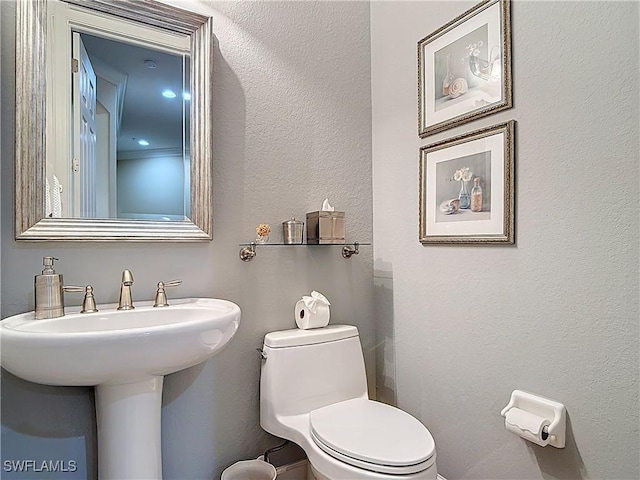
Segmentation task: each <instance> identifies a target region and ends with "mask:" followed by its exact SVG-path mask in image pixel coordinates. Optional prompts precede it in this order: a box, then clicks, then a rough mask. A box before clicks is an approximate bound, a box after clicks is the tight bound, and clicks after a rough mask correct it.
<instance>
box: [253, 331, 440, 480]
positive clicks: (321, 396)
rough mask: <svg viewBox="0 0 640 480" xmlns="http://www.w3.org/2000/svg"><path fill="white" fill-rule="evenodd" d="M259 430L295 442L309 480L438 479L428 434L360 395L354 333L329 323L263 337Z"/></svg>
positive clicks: (360, 364)
mask: <svg viewBox="0 0 640 480" xmlns="http://www.w3.org/2000/svg"><path fill="white" fill-rule="evenodd" d="M262 351H263V362H262V368H261V375H260V425H261V426H262V428H263V429H264V430H266V431H267V432H269V433H271V434H272V435H276V436H278V437H281V438H284V439H287V440H291V441H293V442H295V443H297V444H298V445H299V446H300V447H301V448H302V449H303V450H304V451H305V453H306V454H307V457H308V458H309V464H310V470H311V474H312V475H313V478H315V479H316V480H360V479H362V480H369V479H371V480H400V479H402V480H418V479H420V480H427V479H436V478H437V468H436V450H435V443H434V441H433V437H432V436H431V434H430V432H429V430H427V428H426V427H425V426H424V425H423V424H422V423H421V422H420V421H419V420H417V419H416V418H415V417H413V416H411V415H410V414H408V413H406V412H404V411H402V410H400V409H398V408H395V407H392V406H390V405H387V404H383V403H380V402H376V401H373V400H370V399H369V397H368V394H367V384H366V374H365V368H364V358H363V355H362V347H361V344H360V337H359V336H358V330H357V328H356V327H354V326H351V325H329V326H327V327H324V328H317V329H312V330H299V329H294V330H284V331H279V332H271V333H268V334H267V335H265V338H264V345H263V350H262Z"/></svg>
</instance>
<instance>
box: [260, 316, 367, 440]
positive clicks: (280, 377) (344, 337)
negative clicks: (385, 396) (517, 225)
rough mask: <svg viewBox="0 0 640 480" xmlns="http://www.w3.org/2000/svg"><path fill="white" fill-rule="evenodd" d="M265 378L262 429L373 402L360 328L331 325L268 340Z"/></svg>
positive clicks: (288, 332) (283, 333)
mask: <svg viewBox="0 0 640 480" xmlns="http://www.w3.org/2000/svg"><path fill="white" fill-rule="evenodd" d="M263 352H264V354H265V356H266V358H265V359H264V360H263V361H262V368H261V375H260V424H261V425H262V427H263V428H264V429H265V430H267V431H268V432H271V433H276V432H274V430H273V429H272V428H270V427H272V426H273V425H271V424H272V423H273V424H274V425H275V424H278V423H279V422H278V421H277V420H276V416H292V415H299V414H303V413H308V412H310V411H311V410H315V409H316V408H320V407H324V406H326V405H331V404H334V403H337V402H341V401H343V400H348V399H351V398H368V395H367V379H366V373H365V368H364V357H363V355H362V346H361V345H360V337H359V336H358V329H357V328H356V327H354V326H351V325H329V326H327V327H324V328H316V329H311V330H300V329H294V330H283V331H280V332H272V333H268V334H267V335H265V338H264V345H263Z"/></svg>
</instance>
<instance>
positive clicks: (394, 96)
mask: <svg viewBox="0 0 640 480" xmlns="http://www.w3.org/2000/svg"><path fill="white" fill-rule="evenodd" d="M475 3H476V2H473V1H471V2H431V1H422V2H377V1H376V2H372V3H371V39H372V45H371V58H372V98H373V100H372V110H373V178H374V238H375V249H374V258H375V261H374V268H375V277H376V278H375V283H376V297H378V295H379V293H380V292H383V293H384V299H386V300H385V302H384V303H383V304H382V305H378V307H377V308H378V309H382V310H381V311H384V312H388V313H387V316H386V318H378V319H377V325H380V324H386V325H387V327H386V329H387V330H386V332H387V334H393V335H395V347H396V352H395V355H396V358H395V369H396V377H395V379H394V378H391V379H390V380H388V384H391V385H393V382H394V381H395V382H396V383H397V391H396V393H397V397H398V404H399V405H400V406H401V407H403V408H405V409H407V410H408V411H409V412H411V413H413V414H414V415H416V416H417V417H418V418H420V419H421V420H422V421H424V422H425V423H426V425H428V427H429V428H430V430H431V432H432V433H433V435H434V437H435V440H436V445H437V449H438V465H439V471H440V473H442V474H443V475H444V476H445V477H447V478H450V479H458V478H468V479H488V478H491V479H525V478H526V479H543V478H545V479H552V478H557V479H578V478H592V479H637V478H639V477H640V471H639V466H638V451H639V445H638V412H639V407H638V340H639V338H638V337H639V335H638V334H639V332H638V321H639V310H638V272H639V266H638V250H639V248H638V247H639V245H638V218H639V208H638V207H639V206H638V199H639V194H638V184H639V182H638V178H639V176H638V174H639V171H638V164H639V154H638V131H639V121H638V111H639V105H638V85H639V81H640V79H639V75H638V53H639V52H638V43H639V42H638V19H639V13H638V5H639V4H638V2H537V1H536V2H525V1H519V0H516V1H515V2H514V3H513V5H512V20H513V22H512V24H513V78H514V84H513V85H514V100H515V108H513V109H511V110H508V111H505V112H501V113H499V114H496V115H493V116H491V117H489V118H485V119H482V120H479V121H475V122H472V123H471V124H467V125H465V126H463V127H458V128H455V129H453V130H450V131H447V132H444V133H442V134H439V135H435V136H432V137H428V138H427V139H424V140H420V139H419V138H418V137H417V80H416V71H417V67H416V43H417V41H418V40H420V39H421V38H423V37H424V36H426V35H427V34H429V33H431V32H432V31H434V30H436V29H437V28H439V27H440V26H442V25H444V24H445V23H447V22H448V21H450V20H451V19H453V18H455V17H456V16H458V15H459V14H461V13H463V12H464V11H465V10H466V9H468V8H471V7H472V6H474V5H475ZM512 118H513V119H515V120H517V126H516V133H517V135H516V240H517V245H516V246H514V247H492V248H489V247H482V246H422V245H421V244H420V243H419V242H418V158H419V157H418V149H419V147H420V146H422V145H426V144H429V143H431V142H433V141H437V140H441V139H444V138H448V137H450V136H454V135H457V134H461V133H463V132H468V131H471V130H474V129H477V128H480V127H482V126H487V125H492V124H496V123H500V122H503V121H506V120H508V119H512ZM378 302H380V299H378ZM389 325H392V326H389ZM386 361H387V364H388V366H389V368H388V370H387V372H390V373H393V361H394V359H393V356H392V355H390V356H389V357H388V358H387V359H386ZM516 388H519V389H524V390H528V391H531V392H534V393H538V394H541V395H545V396H548V397H551V398H554V399H557V400H559V401H562V402H564V403H565V404H566V406H567V410H568V415H569V420H568V438H567V448H565V449H564V450H557V449H554V448H552V447H546V448H542V447H538V446H535V445H532V444H530V443H528V442H525V441H524V440H522V439H520V438H518V437H517V436H515V435H513V434H511V433H509V432H507V431H506V430H505V429H504V427H503V419H502V418H501V417H500V410H501V408H502V407H504V406H505V405H506V403H507V401H508V400H509V395H510V393H511V391H512V390H513V389H516Z"/></svg>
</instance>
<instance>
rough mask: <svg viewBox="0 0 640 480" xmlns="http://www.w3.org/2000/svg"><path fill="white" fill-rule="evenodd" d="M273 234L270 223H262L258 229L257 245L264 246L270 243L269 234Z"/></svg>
mask: <svg viewBox="0 0 640 480" xmlns="http://www.w3.org/2000/svg"><path fill="white" fill-rule="evenodd" d="M270 233H271V227H270V226H269V224H268V223H261V224H260V225H258V226H257V227H256V235H257V237H256V243H260V244H264V243H267V242H269V234H270Z"/></svg>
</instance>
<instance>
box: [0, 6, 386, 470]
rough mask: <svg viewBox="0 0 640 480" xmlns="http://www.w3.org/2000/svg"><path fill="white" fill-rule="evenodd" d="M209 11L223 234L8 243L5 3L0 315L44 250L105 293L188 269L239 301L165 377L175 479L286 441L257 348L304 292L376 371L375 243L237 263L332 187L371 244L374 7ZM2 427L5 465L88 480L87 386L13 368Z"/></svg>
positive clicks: (217, 292)
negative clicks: (193, 359)
mask: <svg viewBox="0 0 640 480" xmlns="http://www.w3.org/2000/svg"><path fill="white" fill-rule="evenodd" d="M176 3H178V2H176ZM181 5H185V3H184V2H182V3H181ZM205 7H207V8H209V11H210V12H211V13H212V15H213V16H214V22H215V23H214V25H215V35H216V38H217V40H216V46H215V65H214V73H213V82H214V104H215V112H216V113H215V123H214V127H213V129H214V140H215V148H214V152H213V153H214V182H213V183H214V240H213V242H211V243H206V244H192V245H183V244H176V245H161V244H155V245H154V244H139V245H134V244H122V243H114V244H62V243H49V244H27V243H16V242H15V241H13V239H12V238H13V198H12V195H13V193H12V190H13V189H12V183H13V153H14V152H13V140H12V138H13V134H14V131H13V130H14V119H13V105H14V88H15V85H14V83H15V82H14V78H13V74H12V73H11V72H13V70H14V62H13V48H14V26H13V23H14V15H15V5H14V4H13V2H5V1H3V2H1V12H2V22H3V23H2V45H1V48H2V80H1V81H2V89H1V92H2V157H1V159H2V161H1V168H2V179H1V182H2V246H3V249H2V285H3V291H2V317H6V316H8V315H12V314H15V313H19V312H23V311H26V310H30V309H32V308H33V275H35V274H36V273H38V272H39V271H40V269H41V257H42V256H43V255H45V254H46V255H49V254H50V255H55V256H57V257H59V258H60V262H59V270H60V271H61V272H62V273H64V278H65V281H66V282H68V283H81V284H82V283H92V284H93V285H94V287H95V291H96V298H97V299H98V301H99V302H114V301H117V295H118V288H119V283H120V275H121V271H122V269H124V268H130V269H131V270H132V271H133V273H134V276H135V284H134V285H133V294H134V300H137V301H141V300H149V299H151V298H152V296H153V292H154V286H155V283H156V282H158V281H159V280H166V279H170V278H182V279H183V280H184V284H183V285H182V287H180V288H179V289H177V290H172V291H171V295H172V296H174V297H175V296H213V297H220V298H227V299H230V300H232V301H235V302H236V303H238V304H239V305H240V307H241V308H242V323H241V325H240V329H239V331H238V333H237V334H236V336H235V338H234V339H233V340H232V341H231V343H230V344H229V345H228V347H227V348H226V349H225V350H223V351H222V352H221V353H220V354H219V355H218V356H216V357H214V358H213V359H211V360H210V361H208V362H207V363H205V364H203V365H201V366H198V367H194V368H191V369H189V370H186V371H184V372H180V373H177V374H174V375H171V376H169V377H167V379H166V381H165V391H164V401H163V411H162V414H163V447H164V474H165V478H166V479H172V478H176V479H206V478H218V476H219V475H220V473H221V471H222V470H223V469H224V468H225V467H226V466H228V465H229V464H231V463H232V462H234V461H236V460H238V459H243V458H252V457H253V458H255V457H256V456H257V455H258V454H260V453H262V452H263V451H264V450H265V449H266V448H267V447H270V446H273V445H275V444H276V443H277V442H278V440H276V439H274V438H272V437H270V436H269V435H266V434H264V433H262V431H261V429H260V427H259V419H258V381H259V368H260V361H259V357H258V354H257V353H256V351H255V349H256V347H259V346H261V342H262V337H263V336H264V334H265V333H266V332H268V331H272V330H278V329H285V328H292V327H294V326H295V323H294V320H293V307H294V304H295V301H296V300H297V299H299V298H300V297H301V296H302V295H303V294H307V293H308V292H310V291H311V290H312V289H317V290H319V291H321V292H323V293H324V294H326V296H327V297H328V298H329V299H330V300H331V302H332V315H331V318H332V322H333V323H351V324H355V325H357V326H358V327H359V328H360V330H361V333H362V338H363V344H364V346H365V353H366V357H367V361H368V365H369V366H370V367H372V365H373V361H372V359H373V352H372V350H371V349H372V348H373V343H374V341H373V333H372V332H373V322H372V314H373V280H372V279H373V271H372V263H373V262H372V249H371V247H363V248H362V249H361V253H360V255H358V256H355V257H353V258H352V259H350V260H344V259H343V258H342V257H341V255H340V249H339V248H338V247H308V248H307V247H289V248H284V247H280V248H276V247H272V248H262V249H260V250H259V251H258V256H257V257H256V258H255V259H254V260H253V261H252V262H250V263H243V262H241V261H240V260H239V258H238V250H239V247H238V242H241V241H249V240H252V239H253V238H254V235H255V232H254V227H255V226H256V225H257V224H258V223H260V222H268V223H270V224H271V225H272V227H273V228H274V234H273V240H275V241H278V240H279V238H280V231H281V230H280V223H281V222H282V221H284V220H288V219H289V218H290V217H291V216H292V215H295V216H296V217H298V218H303V216H304V214H305V212H307V211H312V210H317V209H318V208H319V207H320V206H321V203H322V200H323V199H324V198H325V197H327V196H328V197H329V198H330V200H331V203H332V204H333V205H334V206H335V207H336V208H338V209H341V210H345V211H346V212H347V213H346V214H347V235H348V237H349V238H350V239H353V240H360V241H363V242H366V241H371V235H372V233H371V232H372V226H371V225H372V193H371V191H372V187H371V123H370V121H371V100H370V98H371V91H370V50H369V47H370V43H369V5H368V4H367V3H361V2H335V3H332V2H317V3H316V2H314V3H306V2H293V3H292V2H260V3H255V2H228V3H217V2H215V3H210V4H208V5H204V4H201V5H200V6H199V9H200V10H204V9H205ZM77 301H78V299H77V298H74V297H70V301H69V303H70V304H74V303H77ZM370 377H373V369H372V368H370ZM2 435H3V436H2V447H3V448H2V459H3V460H5V459H7V458H15V456H17V455H20V456H21V458H33V459H36V460H41V459H54V460H55V459H61V460H65V459H67V460H68V459H75V460H76V461H78V463H79V466H80V467H81V468H84V469H86V470H87V471H88V473H89V475H91V474H92V472H94V469H95V458H96V457H95V448H96V445H95V423H94V420H93V394H92V392H91V389H90V388H54V387H45V386H39V385H35V384H30V383H28V382H23V381H21V380H19V379H17V378H16V377H14V376H12V375H11V374H8V373H7V372H5V371H3V372H2ZM10 446H12V447H11V448H9V447H10ZM16 449H17V450H18V452H17V453H16V452H14V450H16ZM9 454H11V455H12V457H9V456H8V455H9ZM3 478H10V476H9V475H7V474H4V472H3ZM19 478H25V477H24V476H22V477H19ZM38 478H45V477H38ZM50 478H55V476H53V477H50ZM58 478H59V477H58ZM65 478H69V475H68V474H67V475H66V476H65ZM76 478H83V476H82V475H79V476H77V477H76Z"/></svg>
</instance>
